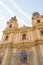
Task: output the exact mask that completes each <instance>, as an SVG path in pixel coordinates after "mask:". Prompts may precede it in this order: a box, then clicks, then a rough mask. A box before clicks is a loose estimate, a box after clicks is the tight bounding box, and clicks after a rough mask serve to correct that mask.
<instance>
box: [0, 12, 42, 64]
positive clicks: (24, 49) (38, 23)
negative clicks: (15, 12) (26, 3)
mask: <svg viewBox="0 0 43 65" xmlns="http://www.w3.org/2000/svg"><path fill="white" fill-rule="evenodd" d="M0 65H43V15H40V14H39V13H38V12H34V13H33V15H32V27H28V26H23V27H19V26H18V22H17V18H16V16H14V17H12V18H11V19H10V20H9V21H8V22H7V26H6V28H5V30H4V31H3V36H2V39H1V41H0Z"/></svg>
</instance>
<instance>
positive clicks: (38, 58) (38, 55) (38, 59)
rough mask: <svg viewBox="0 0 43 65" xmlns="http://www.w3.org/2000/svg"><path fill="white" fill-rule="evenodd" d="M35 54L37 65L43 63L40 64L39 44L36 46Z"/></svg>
mask: <svg viewBox="0 0 43 65" xmlns="http://www.w3.org/2000/svg"><path fill="white" fill-rule="evenodd" d="M36 54H37V63H38V65H43V64H42V56H41V52H40V45H39V44H38V45H37V46H36Z"/></svg>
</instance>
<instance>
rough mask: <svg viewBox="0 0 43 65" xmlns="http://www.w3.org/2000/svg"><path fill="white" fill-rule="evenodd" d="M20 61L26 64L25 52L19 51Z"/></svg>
mask: <svg viewBox="0 0 43 65" xmlns="http://www.w3.org/2000/svg"><path fill="white" fill-rule="evenodd" d="M20 61H21V62H22V63H26V62H27V52H26V51H25V50H22V51H21V56H20Z"/></svg>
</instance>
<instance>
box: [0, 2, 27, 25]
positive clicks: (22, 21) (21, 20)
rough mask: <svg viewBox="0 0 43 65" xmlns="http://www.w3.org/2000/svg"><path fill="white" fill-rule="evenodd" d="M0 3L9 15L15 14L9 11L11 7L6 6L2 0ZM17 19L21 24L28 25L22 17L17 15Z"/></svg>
mask: <svg viewBox="0 0 43 65" xmlns="http://www.w3.org/2000/svg"><path fill="white" fill-rule="evenodd" d="M0 4H1V5H2V6H3V7H4V8H5V9H6V10H7V11H8V12H9V13H10V14H11V15H13V16H14V15H15V13H13V12H12V11H11V9H10V8H8V7H7V6H6V5H5V4H4V3H3V2H2V1H0ZM17 19H18V21H20V22H21V23H22V24H24V25H27V26H28V24H26V23H25V22H24V20H23V19H20V18H19V17H18V16H17Z"/></svg>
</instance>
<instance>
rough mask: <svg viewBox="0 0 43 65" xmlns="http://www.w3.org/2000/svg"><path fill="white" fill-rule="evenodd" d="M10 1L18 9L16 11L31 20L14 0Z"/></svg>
mask: <svg viewBox="0 0 43 65" xmlns="http://www.w3.org/2000/svg"><path fill="white" fill-rule="evenodd" d="M10 2H11V3H12V4H13V5H14V6H15V7H16V8H17V9H18V11H20V12H21V13H22V14H23V15H24V16H25V17H27V18H28V20H29V21H31V18H30V16H29V15H28V14H27V13H25V12H24V11H23V10H22V9H21V8H20V7H19V6H18V4H17V3H16V2H15V1H13V0H10Z"/></svg>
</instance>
